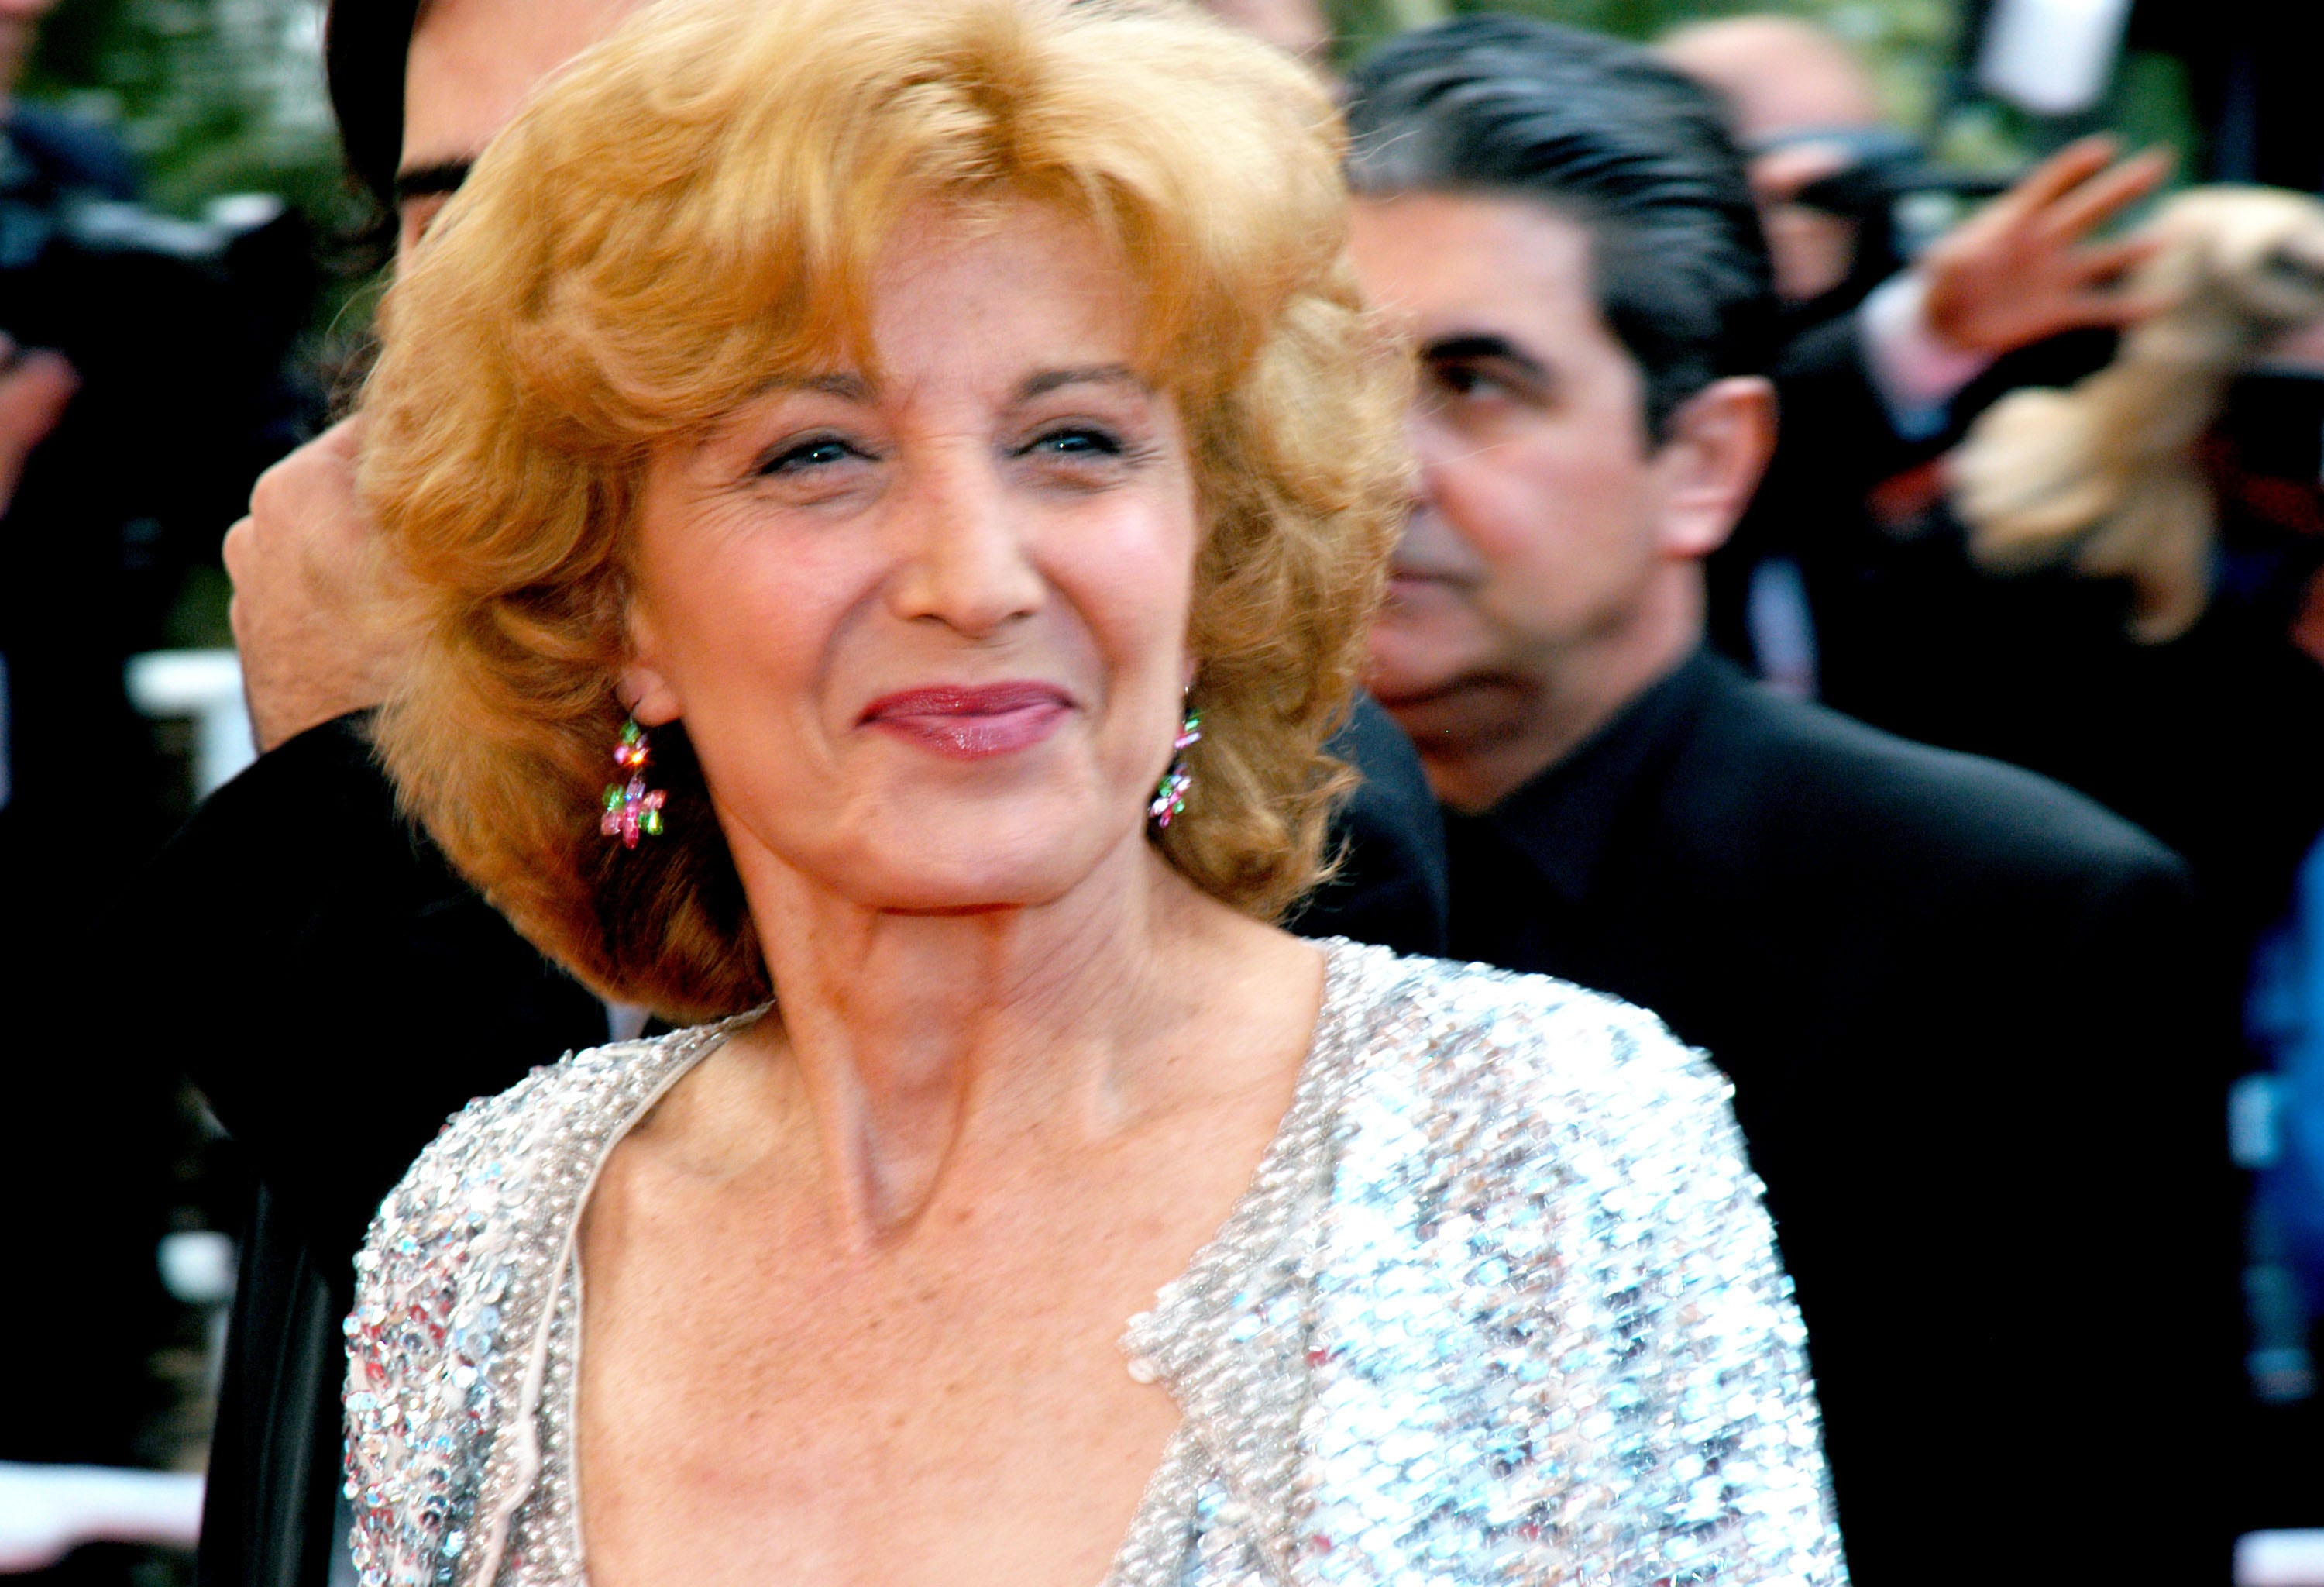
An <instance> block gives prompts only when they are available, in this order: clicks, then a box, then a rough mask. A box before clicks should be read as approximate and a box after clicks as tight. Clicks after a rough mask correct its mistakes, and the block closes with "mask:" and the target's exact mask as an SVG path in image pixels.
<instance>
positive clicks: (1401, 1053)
mask: <svg viewBox="0 0 2324 1587" xmlns="http://www.w3.org/2000/svg"><path fill="white" fill-rule="evenodd" d="M1357 952H1359V953H1360V954H1362V955H1363V956H1364V958H1365V960H1366V961H1368V962H1367V963H1365V964H1364V965H1363V968H1362V971H1361V972H1360V973H1362V974H1363V975H1364V978H1365V981H1366V983H1367V984H1366V985H1365V986H1364V988H1363V989H1362V990H1361V991H1360V992H1359V993H1358V995H1357V1001H1360V1003H1361V1004H1362V1005H1363V1006H1362V1009H1361V1011H1360V1024H1361V1027H1362V1029H1363V1039H1362V1040H1361V1041H1360V1043H1358V1044H1357V1045H1358V1046H1360V1048H1361V1050H1362V1054H1363V1065H1362V1066H1363V1067H1364V1068H1366V1069H1367V1070H1369V1071H1370V1072H1372V1073H1373V1074H1374V1075H1377V1076H1378V1077H1379V1078H1381V1079H1383V1080H1388V1079H1395V1080H1399V1081H1400V1082H1401V1083H1402V1084H1410V1085H1414V1086H1416V1087H1418V1088H1419V1089H1420V1090H1421V1091H1422V1092H1423V1093H1426V1094H1429V1095H1432V1096H1434V1097H1438V1098H1440V1099H1445V1100H1451V1099H1457V1098H1459V1097H1462V1096H1473V1097H1475V1098H1476V1099H1478V1100H1479V1101H1480V1102H1482V1103H1490V1104H1493V1105H1497V1106H1502V1107H1515V1108H1518V1109H1520V1110H1524V1111H1526V1112H1543V1111H1549V1112H1554V1113H1556V1114H1558V1115H1560V1116H1562V1117H1564V1118H1567V1119H1569V1120H1572V1121H1577V1122H1578V1121H1595V1122H1596V1124H1597V1125H1599V1126H1600V1128H1602V1129H1605V1130H1618V1132H1619V1133H1622V1134H1624V1135H1631V1134H1635V1132H1636V1130H1637V1127H1638V1126H1639V1124H1640V1123H1641V1122H1642V1121H1643V1120H1644V1118H1646V1117H1648V1116H1651V1115H1654V1114H1656V1113H1664V1112H1677V1113H1681V1114H1687V1115H1693V1116H1696V1117H1701V1116H1702V1115H1704V1114H1706V1113H1707V1114H1710V1115H1714V1116H1720V1115H1723V1114H1724V1112H1725V1108H1726V1104H1727V1102H1728V1099H1729V1095H1730V1094H1731V1092H1732V1089H1733V1088H1732V1087H1731V1086H1730V1085H1729V1084H1728V1081H1727V1079H1726V1077H1725V1076H1724V1075H1721V1074H1720V1073H1719V1071H1718V1070H1717V1069H1716V1068H1715V1067H1713V1066H1712V1065H1711V1062H1710V1060H1709V1059H1708V1058H1707V1057H1705V1056H1704V1055H1703V1054H1701V1052H1699V1051H1697V1050H1696V1049H1694V1048H1692V1047H1688V1046H1686V1045H1685V1044H1684V1043H1683V1042H1681V1041H1680V1040H1679V1039H1678V1038H1676V1037H1675V1036H1674V1035H1672V1034H1671V1031H1670V1029H1669V1028H1668V1027H1667V1026H1665V1024H1664V1023H1663V1022H1662V1020H1660V1019H1659V1018H1657V1017H1656V1016H1655V1014H1653V1013H1652V1012H1650V1011H1648V1010H1645V1009H1641V1008H1639V1007H1637V1005H1635V1004H1632V1003H1628V1002H1624V1001H1622V1000H1621V999H1619V998H1617V997H1612V996H1609V995H1608V994H1607V993H1604V992H1592V991H1591V990H1590V989H1588V988H1587V987H1582V986H1577V985H1575V984H1573V983H1572V982H1569V981H1561V980H1558V979H1556V978H1555V977H1554V976H1548V975H1528V974H1521V973H1517V972H1516V971H1511V970H1503V969H1499V968H1496V967H1495V966H1493V965H1490V964H1462V963H1459V962H1456V961H1453V960H1449V959H1431V958H1418V957H1402V956H1397V955H1391V954H1388V953H1387V952H1385V951H1384V950H1377V949H1375V950H1357Z"/></svg>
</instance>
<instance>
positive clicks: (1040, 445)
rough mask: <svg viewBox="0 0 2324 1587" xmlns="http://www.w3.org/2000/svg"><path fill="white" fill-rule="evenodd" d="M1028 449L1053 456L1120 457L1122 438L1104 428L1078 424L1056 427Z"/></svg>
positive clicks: (1077, 458)
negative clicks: (1064, 427)
mask: <svg viewBox="0 0 2324 1587" xmlns="http://www.w3.org/2000/svg"><path fill="white" fill-rule="evenodd" d="M1027 450H1028V451H1031V452H1034V453H1037V454H1041V455H1045V456H1047V457H1069V458H1074V459H1076V460H1079V459H1081V458H1085V457H1120V455H1121V451H1122V445H1121V442H1120V439H1119V438H1116V437H1114V436H1111V435H1109V434H1108V433H1106V432H1105V431H1104V430H1102V429H1087V428H1085V427H1083V426H1079V425H1076V426H1074V428H1072V429H1054V430H1051V431H1050V432H1049V433H1048V434H1047V435H1045V436H1041V437H1039V438H1037V439H1036V440H1035V441H1034V442H1033V444H1032V445H1031V446H1030V447H1028V448H1027Z"/></svg>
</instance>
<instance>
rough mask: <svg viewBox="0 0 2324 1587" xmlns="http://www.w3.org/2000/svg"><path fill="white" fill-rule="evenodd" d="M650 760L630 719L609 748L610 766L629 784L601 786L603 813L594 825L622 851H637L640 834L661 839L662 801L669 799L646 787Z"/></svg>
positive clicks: (643, 735)
mask: <svg viewBox="0 0 2324 1587" xmlns="http://www.w3.org/2000/svg"><path fill="white" fill-rule="evenodd" d="M650 759H651V757H650V755H649V754H648V753H647V752H646V730H645V729H644V728H642V727H640V726H639V725H638V719H637V718H636V717H634V716H632V717H631V718H630V719H629V720H628V721H627V722H625V723H623V724H622V736H621V738H620V740H619V741H618V742H617V743H615V744H614V745H613V764H614V765H616V766H618V767H620V768H621V769H622V770H624V771H626V772H628V773H629V774H630V776H629V780H628V781H627V782H609V783H607V784H606V785H605V813H604V816H603V817H600V818H599V820H598V822H597V830H598V831H599V832H601V833H603V834H604V835H606V836H607V837H618V838H620V839H621V840H622V846H623V847H624V848H632V849H633V848H635V847H637V846H638V834H640V833H641V832H642V833H644V834H645V835H647V836H648V837H659V835H661V807H662V801H663V800H665V799H667V798H669V795H668V794H666V793H664V792H663V791H662V790H661V789H658V788H655V789H650V788H648V787H646V762H647V761H649V760H650Z"/></svg>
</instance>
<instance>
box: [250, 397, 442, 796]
mask: <svg viewBox="0 0 2324 1587" xmlns="http://www.w3.org/2000/svg"><path fill="white" fill-rule="evenodd" d="M362 426H363V420H362V416H361V415H357V416H356V417H355V418H353V419H348V420H342V421H341V422H340V423H338V424H337V425H334V426H333V427H332V428H331V429H327V430H326V431H324V432H323V433H322V434H321V435H320V436H318V437H317V438H315V439H313V440H311V441H309V442H308V443H307V444H306V445H305V446H303V447H300V448H299V449H298V450H297V451H295V452H293V453H291V455H290V456H289V457H285V458H283V459H282V461H281V462H280V463H277V464H276V465H275V466H273V467H272V468H270V469H268V470H267V471H266V472H265V473H264V474H263V475H259V479H258V484H257V487H256V488H255V489H254V490H253V491H252V492H251V494H250V515H249V516H248V517H247V518H244V519H243V520H242V521H240V522H239V523H236V524H235V526H234V527H233V528H232V529H231V530H229V531H226V572H227V574H228V575H229V576H230V577H232V578H233V580H234V607H233V618H234V638H235V646H236V648H237V649H239V650H241V652H242V677H243V689H244V693H245V694H246V695H247V697H249V701H250V723H251V729H252V732H253V734H254V736H255V737H256V739H257V742H258V747H259V748H260V749H261V750H271V749H272V748H274V746H275V745H277V744H279V743H282V741H283V740H285V739H288V738H291V737H292V736H294V735H296V734H300V733H303V732H305V731H306V730H307V729H308V728H309V727H315V726H319V725H320V724H323V723H326V722H328V721H329V720H331V719H332V718H333V717H335V716H343V715H346V713H348V712H349V711H360V710H364V709H365V708H367V707H369V706H376V705H378V704H380V703H381V702H382V701H383V700H384V699H386V698H387V697H388V694H389V692H390V691H391V690H392V688H393V687H394V686H395V683H396V681H397V680H398V678H401V675H402V671H403V668H404V665H405V661H406V658H407V655H408V652H409V646H408V644H407V643H406V642H405V641H404V640H403V639H402V638H401V635H400V633H399V632H398V630H397V627H396V623H395V619H394V602H393V600H392V588H391V587H390V586H389V585H388V583H387V582H386V578H387V575H386V571H385V569H384V567H383V560H382V558H381V556H380V547H379V543H378V541H379V532H378V530H377V527H376V526H375V525H374V523H373V522H372V521H371V518H370V516H369V514H367V513H366V512H364V508H363V504H362V503H361V502H360V501H359V500H357V498H356V495H355V461H356V458H357V457H358V455H359V453H360V449H361V446H362Z"/></svg>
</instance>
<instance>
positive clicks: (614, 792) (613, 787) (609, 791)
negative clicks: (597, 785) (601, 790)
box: [605, 782, 622, 810]
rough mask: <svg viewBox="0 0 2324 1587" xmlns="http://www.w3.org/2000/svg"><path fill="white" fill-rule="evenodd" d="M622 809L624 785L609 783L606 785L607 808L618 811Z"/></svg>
mask: <svg viewBox="0 0 2324 1587" xmlns="http://www.w3.org/2000/svg"><path fill="white" fill-rule="evenodd" d="M621 807H622V785H621V784H620V783H618V782H609V783H607V784H606V785H605V808H607V809H608V810H618V809H620V808H621Z"/></svg>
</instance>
